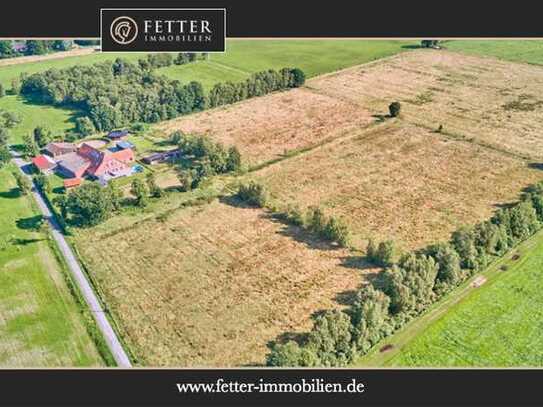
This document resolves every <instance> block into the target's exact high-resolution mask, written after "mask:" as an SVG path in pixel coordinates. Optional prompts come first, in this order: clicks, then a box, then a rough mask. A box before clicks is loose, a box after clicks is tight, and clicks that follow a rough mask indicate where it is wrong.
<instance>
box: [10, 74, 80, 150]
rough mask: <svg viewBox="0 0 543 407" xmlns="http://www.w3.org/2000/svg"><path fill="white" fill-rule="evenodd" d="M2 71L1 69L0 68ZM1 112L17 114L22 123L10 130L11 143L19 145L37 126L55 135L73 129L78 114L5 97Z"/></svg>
mask: <svg viewBox="0 0 543 407" xmlns="http://www.w3.org/2000/svg"><path fill="white" fill-rule="evenodd" d="M0 69H1V68H0ZM0 110H5V111H8V112H14V113H16V114H17V115H18V116H19V118H20V119H21V122H20V123H19V124H17V125H16V126H15V127H14V128H12V129H9V133H10V135H11V142H12V143H13V144H19V143H21V142H22V137H23V135H25V134H28V133H31V132H32V131H33V130H34V129H35V128H36V127H37V126H43V127H46V128H48V129H50V130H51V131H53V133H54V134H59V135H60V134H63V133H64V132H66V131H67V130H70V129H72V128H73V126H74V123H73V120H74V118H75V117H77V112H76V111H74V110H70V109H61V108H57V107H53V106H49V105H35V104H31V103H29V102H27V101H26V100H25V99H24V98H22V97H20V96H12V95H8V96H4V97H3V98H0Z"/></svg>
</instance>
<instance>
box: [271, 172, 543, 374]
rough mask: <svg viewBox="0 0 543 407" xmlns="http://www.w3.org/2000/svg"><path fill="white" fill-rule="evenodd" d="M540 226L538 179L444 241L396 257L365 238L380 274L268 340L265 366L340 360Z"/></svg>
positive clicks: (542, 188)
mask: <svg viewBox="0 0 543 407" xmlns="http://www.w3.org/2000/svg"><path fill="white" fill-rule="evenodd" d="M542 226H543V182H542V183H538V184H535V185H533V186H531V187H530V188H528V189H527V191H526V192H525V193H523V194H522V196H521V199H520V201H519V202H518V203H516V204H515V205H512V206H511V207H508V208H502V209H499V210H498V211H496V213H495V214H494V216H492V218H490V219H489V220H486V221H483V222H480V223H478V224H476V225H474V226H471V227H468V226H465V227H461V228H459V229H458V230H456V231H455V232H453V233H452V235H451V239H450V240H449V241H448V242H441V243H437V244H433V245H429V246H427V247H425V248H423V249H421V250H417V251H413V252H407V253H403V254H402V253H400V251H399V250H398V248H397V247H396V246H395V244H394V242H393V241H384V242H380V243H379V244H376V243H375V242H373V241H370V242H369V244H368V248H367V257H368V260H370V261H371V262H373V263H375V264H376V265H379V266H382V267H384V268H385V270H384V271H383V273H382V274H381V278H380V279H378V281H377V282H376V283H374V284H373V285H372V284H368V285H366V286H364V287H363V288H361V289H360V290H359V291H358V292H357V294H356V300H355V301H354V304H353V305H352V306H351V307H350V308H349V309H348V310H346V311H338V310H330V311H326V312H324V313H322V314H321V315H319V316H317V317H316V319H315V321H314V324H313V328H312V329H311V331H310V332H309V333H308V335H307V337H306V338H305V339H304V340H303V341H300V343H298V342H295V341H288V342H286V343H282V344H279V343H276V344H274V345H273V346H272V348H271V351H270V353H269V354H268V356H267V365H269V366H307V367H312V366H326V367H331V366H346V365H348V364H349V363H351V362H352V361H353V360H354V358H355V357H358V356H361V355H364V354H365V353H367V352H368V351H369V349H370V348H371V347H372V346H374V345H375V344H376V343H377V342H379V341H380V340H381V339H383V338H385V337H387V336H389V335H391V334H392V333H393V332H394V331H396V330H397V329H399V328H401V327H402V326H404V325H405V324H406V323H407V322H408V321H410V320H411V319H413V318H414V317H416V316H418V315H420V314H421V313H422V312H424V311H425V310H426V309H427V308H428V307H429V306H430V305H431V304H432V303H434V302H436V301H437V300H439V299H440V298H441V297H443V295H445V294H446V293H448V292H450V291H451V290H452V289H454V288H455V287H457V286H458V285H460V284H461V283H463V282H465V281H466V280H467V279H468V278H469V277H470V276H472V275H473V274H474V273H476V272H478V271H481V270H483V269H484V268H485V267H486V266H488V264H489V263H490V262H491V261H492V260H493V259H495V258H496V257H498V256H502V255H503V254H505V253H506V252H507V251H508V250H510V249H511V248H513V247H514V246H515V245H516V244H518V243H519V242H521V241H523V240H525V239H527V238H529V237H530V236H532V235H533V234H534V233H536V232H537V231H538V230H540V229H541V228H542Z"/></svg>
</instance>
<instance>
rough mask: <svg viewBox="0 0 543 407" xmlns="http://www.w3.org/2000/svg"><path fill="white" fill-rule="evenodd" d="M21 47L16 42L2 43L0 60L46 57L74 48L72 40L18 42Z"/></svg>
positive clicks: (0, 44)
mask: <svg viewBox="0 0 543 407" xmlns="http://www.w3.org/2000/svg"><path fill="white" fill-rule="evenodd" d="M17 43H18V44H19V45H20V46H16V45H15V42H14V41H11V40H2V41H0V59H4V58H14V57H18V56H23V55H44V54H48V53H50V52H55V51H68V50H70V49H72V48H73V41H71V40H53V41H48V40H28V41H17Z"/></svg>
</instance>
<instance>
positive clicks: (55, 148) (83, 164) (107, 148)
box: [32, 130, 180, 189]
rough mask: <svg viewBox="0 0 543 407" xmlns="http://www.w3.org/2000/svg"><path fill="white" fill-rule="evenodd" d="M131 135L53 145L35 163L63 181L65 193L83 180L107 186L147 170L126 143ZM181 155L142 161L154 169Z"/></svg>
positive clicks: (155, 156)
mask: <svg viewBox="0 0 543 407" xmlns="http://www.w3.org/2000/svg"><path fill="white" fill-rule="evenodd" d="M129 134H130V132H129V131H128V130H115V131H112V132H110V133H109V134H108V135H107V136H106V138H107V139H108V141H105V140H102V139H94V140H87V141H83V142H80V143H78V144H76V143H68V142H52V143H49V144H47V145H46V146H45V147H44V148H43V149H42V150H41V154H39V155H37V156H35V157H33V158H32V163H33V165H34V167H35V168H36V169H37V170H38V171H39V172H41V173H43V174H46V175H50V174H52V173H56V174H57V175H59V176H60V177H62V178H63V179H64V180H63V183H64V188H65V189H70V188H74V187H77V186H79V185H81V184H82V182H83V180H84V179H89V180H95V181H98V182H99V183H100V184H101V185H103V186H105V185H107V183H108V182H109V181H110V180H112V179H116V178H120V177H127V176H130V175H133V174H136V173H140V172H143V170H144V168H143V166H142V165H140V164H138V163H137V162H136V148H135V146H134V145H133V144H132V143H131V142H130V141H128V140H127V137H128V136H129ZM179 154H180V152H179V149H173V150H168V151H161V152H154V153H151V154H150V155H148V156H145V157H141V162H142V163H144V164H147V165H154V164H158V163H163V162H168V161H171V160H173V159H175V158H178V157H179Z"/></svg>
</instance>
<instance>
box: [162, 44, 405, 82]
mask: <svg viewBox="0 0 543 407" xmlns="http://www.w3.org/2000/svg"><path fill="white" fill-rule="evenodd" d="M413 44H416V42H414V41H390V40H386V41H385V40H320V39H315V40H228V41H227V43H226V52H225V53H224V54H211V55H210V56H209V60H208V61H202V62H198V63H197V64H187V65H181V66H177V65H174V66H170V67H167V68H162V69H160V70H159V71H158V72H162V73H164V74H165V75H167V76H169V77H171V78H174V79H179V80H181V81H188V80H197V81H200V82H202V84H203V85H204V87H205V88H206V89H209V88H210V87H211V86H213V85H214V84H215V83H217V82H224V81H227V80H228V81H233V82H235V81H239V80H242V79H244V78H245V77H247V76H249V75H250V74H251V73H253V72H258V71H262V70H266V69H270V68H272V69H280V68H283V67H286V66H290V67H299V68H301V69H302V70H304V72H305V73H306V75H307V76H308V77H313V76H316V75H320V74H323V73H326V72H333V71H337V70H338V69H342V68H346V67H349V66H353V65H358V64H363V63H365V62H369V61H373V60H375V59H379V58H383V57H386V56H390V55H393V54H396V53H398V52H400V51H405V50H407V49H408V48H404V47H405V46H409V45H413Z"/></svg>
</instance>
